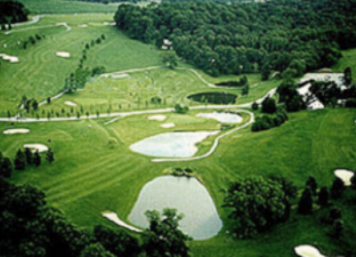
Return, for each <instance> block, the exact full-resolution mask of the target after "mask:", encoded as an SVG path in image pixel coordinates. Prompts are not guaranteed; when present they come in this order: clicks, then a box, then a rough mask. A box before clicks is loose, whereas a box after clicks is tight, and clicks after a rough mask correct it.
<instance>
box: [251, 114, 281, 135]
mask: <svg viewBox="0 0 356 257" xmlns="http://www.w3.org/2000/svg"><path fill="white" fill-rule="evenodd" d="M286 120H288V116H287V114H286V113H285V112H278V113H277V114H276V115H275V116H270V115H263V116H262V117H257V118H256V121H255V122H254V123H253V124H252V127H251V131H252V132H257V131H261V130H268V129H271V128H274V127H278V126H280V125H282V124H283V123H284V122H285V121H286Z"/></svg>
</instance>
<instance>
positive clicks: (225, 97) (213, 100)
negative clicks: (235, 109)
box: [188, 92, 237, 104]
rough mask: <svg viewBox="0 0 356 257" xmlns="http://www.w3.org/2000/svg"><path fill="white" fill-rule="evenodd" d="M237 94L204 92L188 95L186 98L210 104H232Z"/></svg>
mask: <svg viewBox="0 0 356 257" xmlns="http://www.w3.org/2000/svg"><path fill="white" fill-rule="evenodd" d="M236 98H237V95H235V94H231V93H226V92H205V93H198V94H194V95H190V96H188V99H191V100H193V101H197V102H200V103H210V104H234V103H235V102H236Z"/></svg>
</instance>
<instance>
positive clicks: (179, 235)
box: [142, 209, 191, 257]
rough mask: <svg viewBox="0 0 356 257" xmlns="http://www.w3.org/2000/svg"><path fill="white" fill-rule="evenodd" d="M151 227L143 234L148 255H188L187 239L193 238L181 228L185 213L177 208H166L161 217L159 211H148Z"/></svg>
mask: <svg viewBox="0 0 356 257" xmlns="http://www.w3.org/2000/svg"><path fill="white" fill-rule="evenodd" d="M145 215H146V217H147V219H148V221H149V227H148V228H147V229H146V230H145V231H144V232H143V234H142V240H143V244H142V248H143V250H144V251H145V253H146V256H147V257H156V256H175V257H188V256H189V248H188V246H187V245H186V241H188V240H191V238H190V237H189V236H187V235H185V234H184V233H183V232H182V231H180V230H179V228H178V225H179V221H180V220H181V219H182V218H183V215H182V214H180V215H177V210H175V209H164V210H163V215H162V217H161V215H160V213H159V212H158V211H155V210H153V211H146V213H145Z"/></svg>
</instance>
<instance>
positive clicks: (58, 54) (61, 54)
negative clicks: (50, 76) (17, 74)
mask: <svg viewBox="0 0 356 257" xmlns="http://www.w3.org/2000/svg"><path fill="white" fill-rule="evenodd" d="M56 55H57V56H59V57H64V58H69V57H70V53H68V52H57V53H56Z"/></svg>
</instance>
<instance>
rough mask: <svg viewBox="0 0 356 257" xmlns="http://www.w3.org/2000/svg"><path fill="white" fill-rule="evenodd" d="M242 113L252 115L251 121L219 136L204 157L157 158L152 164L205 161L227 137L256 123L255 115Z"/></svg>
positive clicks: (245, 111) (248, 112)
mask: <svg viewBox="0 0 356 257" xmlns="http://www.w3.org/2000/svg"><path fill="white" fill-rule="evenodd" d="M239 111H240V112H244V113H247V114H249V115H250V120H249V121H248V122H247V123H245V124H244V125H242V126H240V127H237V128H234V129H232V130H230V131H227V132H226V133H224V134H221V135H220V136H218V137H217V138H215V140H214V144H213V146H212V147H211V148H210V150H209V151H208V152H207V153H205V154H203V155H200V156H193V157H187V158H155V159H152V160H151V161H152V162H184V161H195V160H200V159H203V158H206V157H208V156H210V155H212V154H213V153H214V151H215V150H216V148H217V147H218V145H219V140H220V139H221V138H223V137H225V136H228V135H230V134H232V133H234V132H236V131H238V130H240V129H243V128H245V127H247V126H249V125H250V124H252V123H253V122H254V121H255V115H254V114H253V113H252V112H250V111H247V110H239Z"/></svg>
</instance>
